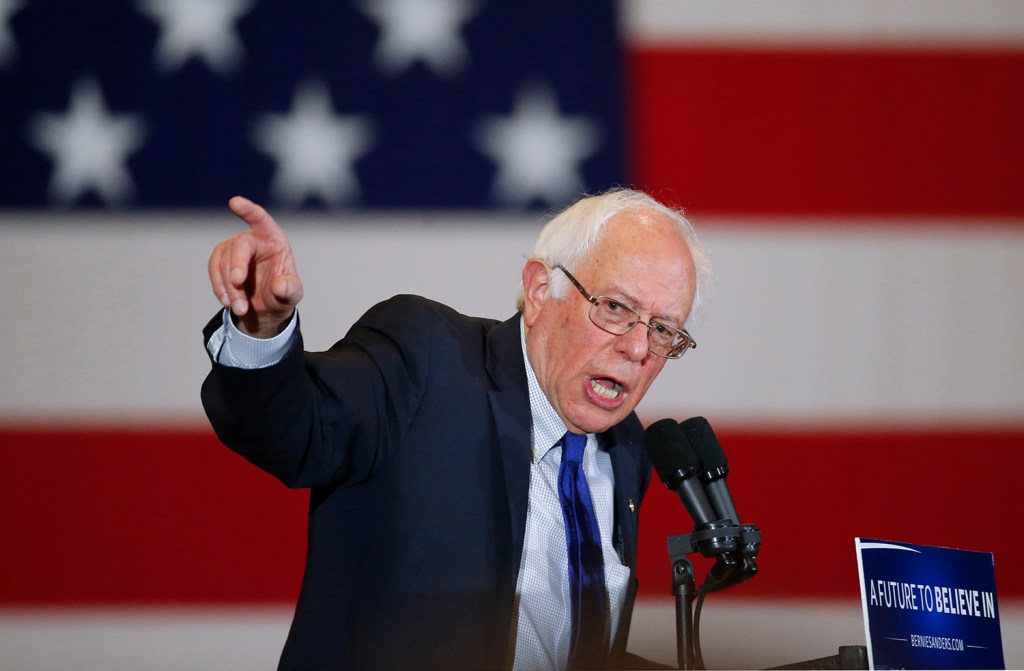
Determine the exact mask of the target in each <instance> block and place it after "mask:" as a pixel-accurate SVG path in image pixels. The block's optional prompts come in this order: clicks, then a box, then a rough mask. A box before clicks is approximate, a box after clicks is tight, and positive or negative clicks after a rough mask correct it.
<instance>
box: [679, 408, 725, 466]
mask: <svg viewBox="0 0 1024 671" xmlns="http://www.w3.org/2000/svg"><path fill="white" fill-rule="evenodd" d="M679 426H680V428H681V429H682V432H683V434H684V435H685V436H686V438H687V440H688V441H689V443H690V445H691V446H692V447H693V449H694V451H695V452H696V453H697V457H698V458H699V459H700V463H701V467H702V468H704V469H706V470H710V469H714V468H724V467H725V466H727V465H728V463H729V460H728V458H726V456H725V450H723V449H722V446H721V444H720V443H719V442H718V438H716V437H715V432H714V431H713V430H712V429H711V424H709V423H708V420H706V419H704V418H703V417H691V418H690V419H688V420H686V421H685V422H682V423H681V424H680V425H679Z"/></svg>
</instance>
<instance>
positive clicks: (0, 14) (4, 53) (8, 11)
mask: <svg viewBox="0 0 1024 671" xmlns="http://www.w3.org/2000/svg"><path fill="white" fill-rule="evenodd" d="M23 4H25V0H0V67H2V66H4V65H6V64H7V63H9V62H11V61H12V60H14V47H15V43H14V35H13V34H11V30H10V28H9V27H8V24H9V23H10V21H11V17H12V16H14V13H15V12H17V11H18V10H19V9H21V6H22V5H23Z"/></svg>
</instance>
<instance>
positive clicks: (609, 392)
mask: <svg viewBox="0 0 1024 671" xmlns="http://www.w3.org/2000/svg"><path fill="white" fill-rule="evenodd" d="M590 387H591V388H592V389H593V390H594V393H595V394H597V395H598V396H600V397H601V398H606V399H608V400H609V401H613V400H615V399H617V398H618V397H619V395H620V394H621V393H622V384H621V383H620V382H618V381H616V380H613V379H611V378H610V377H593V378H590Z"/></svg>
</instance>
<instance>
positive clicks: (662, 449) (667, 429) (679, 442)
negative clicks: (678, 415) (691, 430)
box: [644, 419, 700, 483]
mask: <svg viewBox="0 0 1024 671" xmlns="http://www.w3.org/2000/svg"><path fill="white" fill-rule="evenodd" d="M644 444H645V445H646V446H647V456H648V457H649V458H650V460H651V464H653V465H654V470H655V471H657V473H658V477H659V478H661V481H662V482H664V483H668V482H670V481H673V480H675V479H677V477H678V475H677V474H678V472H679V471H684V470H686V469H688V468H698V467H699V466H700V459H699V458H698V457H697V454H696V453H695V452H694V451H693V448H692V447H690V444H689V442H687V440H686V436H685V435H684V434H683V430H682V429H681V428H679V422H677V421H676V420H674V419H661V420H658V421H657V422H655V423H654V424H651V425H650V426H649V427H647V431H645V432H644Z"/></svg>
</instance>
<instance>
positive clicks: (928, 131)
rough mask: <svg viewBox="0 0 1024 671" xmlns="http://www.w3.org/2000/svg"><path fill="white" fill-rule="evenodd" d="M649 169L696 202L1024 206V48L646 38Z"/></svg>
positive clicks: (640, 75)
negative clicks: (745, 45)
mask: <svg viewBox="0 0 1024 671" xmlns="http://www.w3.org/2000/svg"><path fill="white" fill-rule="evenodd" d="M628 81H629V85H630V86H631V94H630V102H631V105H632V109H631V110H630V118H631V119H632V120H633V127H632V128H631V135H632V145H631V146H632V149H633V151H634V155H633V164H634V170H633V174H634V178H635V181H636V182H637V184H638V186H640V187H641V188H644V189H647V190H650V191H652V192H654V193H655V194H656V195H658V196H659V197H660V198H663V199H665V200H667V201H670V202H674V204H677V205H682V206H684V207H686V208H687V209H688V210H689V211H691V212H700V213H729V214H757V215H761V216H764V215H793V214H796V215H871V216H876V215H896V216H913V217H916V216H921V217H932V216H943V217H948V216H985V217H989V216H991V217H1020V216H1021V215H1024V189H1021V188H1020V181H1021V175H1024V132H1021V119H1024V96H1022V95H1020V90H1021V85H1022V82H1024V52H1022V51H1019V50H1018V51H993V52H966V51H965V52H943V51H919V50H914V51H826V50H819V51H811V50H799V51H798V50H740V49H731V50H727V49H722V50H714V49H688V48H678V49H659V48H647V49H639V50H635V51H633V52H632V53H631V54H630V55H629V78H628Z"/></svg>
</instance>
